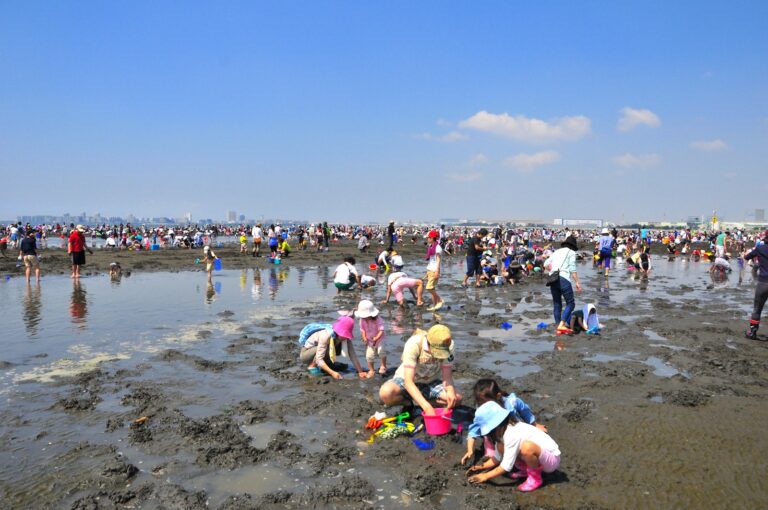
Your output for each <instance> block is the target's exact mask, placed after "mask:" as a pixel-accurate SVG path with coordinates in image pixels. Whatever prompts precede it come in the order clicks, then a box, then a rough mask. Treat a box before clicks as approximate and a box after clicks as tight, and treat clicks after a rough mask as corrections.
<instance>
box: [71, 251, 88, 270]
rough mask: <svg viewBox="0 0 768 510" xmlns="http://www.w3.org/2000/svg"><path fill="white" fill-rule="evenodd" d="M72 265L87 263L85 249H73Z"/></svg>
mask: <svg viewBox="0 0 768 510" xmlns="http://www.w3.org/2000/svg"><path fill="white" fill-rule="evenodd" d="M72 265H73V266H82V265H85V252H84V251H73V252H72Z"/></svg>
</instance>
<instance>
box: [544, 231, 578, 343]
mask: <svg viewBox="0 0 768 510" xmlns="http://www.w3.org/2000/svg"><path fill="white" fill-rule="evenodd" d="M561 246H562V247H561V248H560V249H559V250H555V252H554V253H552V255H551V256H550V257H549V258H548V259H547V260H546V262H544V267H545V268H546V269H547V270H548V271H549V275H550V277H554V276H555V273H557V274H558V278H553V281H552V282H551V283H549V282H548V283H547V285H549V289H550V291H551V292H552V304H553V308H554V310H553V313H554V317H555V322H556V323H559V324H558V326H557V331H556V334H557V335H572V334H573V330H572V329H571V328H570V323H571V313H573V310H574V308H575V307H576V301H575V299H574V297H573V285H572V282H573V284H575V285H576V292H581V283H579V275H578V274H576V250H578V249H579V246H578V242H577V241H576V238H575V237H573V236H569V237H568V238H567V239H566V240H565V241H563V244H562V245H561ZM563 298H564V299H565V308H563Z"/></svg>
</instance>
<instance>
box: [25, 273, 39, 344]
mask: <svg viewBox="0 0 768 510" xmlns="http://www.w3.org/2000/svg"><path fill="white" fill-rule="evenodd" d="M40 292H41V291H40V283H39V282H38V283H37V285H35V286H34V287H33V286H32V285H30V284H29V283H27V292H26V294H25V295H24V325H25V326H26V328H27V334H29V336H30V337H34V336H37V325H38V324H39V323H40V310H41V308H42V305H41V303H40Z"/></svg>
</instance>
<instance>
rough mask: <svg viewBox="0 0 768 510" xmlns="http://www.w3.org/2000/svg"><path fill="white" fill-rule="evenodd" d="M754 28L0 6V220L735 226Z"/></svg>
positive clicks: (744, 10)
mask: <svg viewBox="0 0 768 510" xmlns="http://www.w3.org/2000/svg"><path fill="white" fill-rule="evenodd" d="M613 4H616V5H613ZM767 22H768V2H762V1H760V2H758V1H755V2H738V1H737V2H709V1H691V2H683V1H680V2H668V1H664V2H647V1H643V2H634V3H629V2H615V3H611V2H602V1H600V2H598V1H594V2H575V1H563V2H554V1H553V2H547V1H542V2H508V1H506V2H378V3H375V2H270V3H266V2H255V1H246V2H208V3H200V2H189V1H185V2H170V1H162V2H53V1H51V2H26V1H6V2H3V3H2V4H0V174H1V175H2V176H3V182H4V183H5V184H6V186H3V191H4V193H3V198H2V199H1V200H0V217H1V218H11V217H15V215H17V214H31V213H41V214H59V213H63V212H70V213H74V212H80V211H88V212H89V213H94V212H97V211H98V212H101V213H102V214H109V215H127V214H128V213H133V214H135V215H152V216H155V215H170V216H180V215H181V214H183V213H185V212H187V211H189V212H191V213H192V214H193V216H194V217H195V218H200V217H214V218H223V217H224V215H225V211H227V210H236V211H237V212H238V213H243V214H246V215H247V216H248V217H259V216H261V215H264V216H267V217H270V216H276V217H291V218H307V219H309V220H312V221H317V220H325V219H328V220H331V221H343V220H347V221H368V220H379V221H385V220H388V219H391V218H395V219H397V220H398V221H405V220H408V219H424V220H431V219H436V218H440V217H460V218H466V217H471V218H539V219H551V218H555V217H572V218H573V217H598V218H605V219H609V220H614V221H622V220H624V221H629V220H638V219H659V220H660V219H668V220H675V219H679V218H683V217H685V216H687V215H691V214H700V213H709V212H711V210H712V209H717V210H718V211H719V212H720V213H721V214H723V215H724V216H725V217H727V218H730V219H734V220H737V219H743V218H744V216H745V212H747V211H750V210H753V209H755V208H758V207H760V208H762V207H765V206H766V200H765V197H766V195H767V194H768V180H767V179H766V177H765V176H766V175H768V172H766V166H767V165H766V161H768V94H766V91H768V35H766V34H767V33H768V31H766V29H765V27H766V24H767Z"/></svg>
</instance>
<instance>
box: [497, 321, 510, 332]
mask: <svg viewBox="0 0 768 510" xmlns="http://www.w3.org/2000/svg"><path fill="white" fill-rule="evenodd" d="M499 327H500V328H501V329H503V330H504V331H507V330H510V329H512V324H510V323H509V322H507V321H504V322H502V323H501V324H499Z"/></svg>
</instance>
